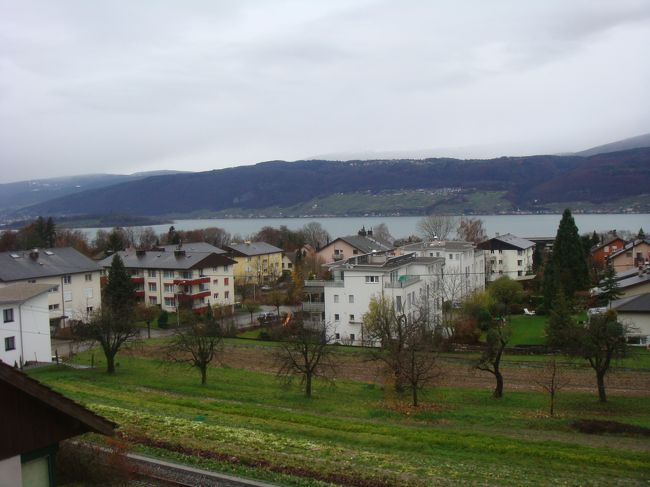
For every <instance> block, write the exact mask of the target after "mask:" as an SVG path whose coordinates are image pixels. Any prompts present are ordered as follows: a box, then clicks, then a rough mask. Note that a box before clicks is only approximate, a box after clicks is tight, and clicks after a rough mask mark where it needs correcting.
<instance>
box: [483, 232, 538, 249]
mask: <svg viewBox="0 0 650 487" xmlns="http://www.w3.org/2000/svg"><path fill="white" fill-rule="evenodd" d="M491 240H497V241H499V242H503V243H505V244H508V245H512V246H513V247H517V248H520V249H523V250H525V249H528V248H530V247H534V246H535V242H532V241H530V240H527V239H525V238H521V237H517V236H516V235H513V234H512V233H506V234H504V235H498V236H496V237H492V238H491V239H489V240H487V241H486V242H489V241H491ZM484 243H485V242H482V244H484Z"/></svg>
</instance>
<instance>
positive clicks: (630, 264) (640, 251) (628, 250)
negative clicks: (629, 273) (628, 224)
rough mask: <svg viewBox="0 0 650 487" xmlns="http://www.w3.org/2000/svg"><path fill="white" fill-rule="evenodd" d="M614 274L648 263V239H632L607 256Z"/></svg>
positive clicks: (649, 241) (649, 250)
mask: <svg viewBox="0 0 650 487" xmlns="http://www.w3.org/2000/svg"><path fill="white" fill-rule="evenodd" d="M609 262H610V263H611V264H612V266H613V267H614V270H615V271H616V272H622V271H626V270H629V269H634V268H638V267H640V266H643V265H645V264H646V263H647V262H650V239H648V238H643V239H638V238H637V239H634V240H632V241H631V242H628V243H626V244H625V245H624V246H623V247H622V248H620V249H619V250H617V251H616V252H614V253H612V254H611V255H610V256H609Z"/></svg>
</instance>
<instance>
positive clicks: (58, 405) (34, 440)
mask: <svg viewBox="0 0 650 487" xmlns="http://www.w3.org/2000/svg"><path fill="white" fill-rule="evenodd" d="M0 390H1V391H2V400H1V401H0V416H1V417H2V421H3V422H5V425H4V427H6V428H7V429H8V431H9V432H10V433H12V430H13V432H17V431H20V432H21V433H20V434H16V435H14V434H12V435H11V437H10V438H4V439H3V440H2V441H0V460H2V459H4V458H8V457H11V456H14V455H17V454H20V453H25V452H26V451H21V450H23V449H24V448H25V447H26V446H37V447H44V446H46V445H43V444H41V443H43V442H46V443H47V442H48V441H49V442H51V441H52V440H53V439H54V440H57V441H60V440H63V439H67V438H71V437H73V436H76V435H78V434H82V433H86V432H91V431H92V432H95V433H101V434H104V435H109V436H112V435H113V430H114V429H115V428H116V426H117V425H116V424H115V423H113V422H111V421H108V420H107V419H105V418H103V417H101V416H99V415H98V414H95V413H93V412H92V411H90V410H89V409H86V408H85V407H83V406H82V405H80V404H78V403H76V402H74V401H73V400H72V399H68V398H67V397H65V396H63V395H62V394H59V393H58V392H56V391H54V390H52V389H51V388H49V387H48V386H46V385H44V384H41V383H40V382H38V381H37V380H35V379H32V378H31V377H29V376H27V375H26V374H24V373H23V372H21V371H19V370H17V369H15V368H13V367H11V366H9V365H7V364H4V363H2V362H0ZM17 407H18V410H17V409H16V408H17ZM30 411H39V412H40V413H41V415H39V416H38V417H31V416H30V415H29V413H30ZM44 414H47V415H49V416H50V417H47V418H46V417H44V416H43V415H44ZM54 416H56V418H58V420H56V421H53V417H54ZM39 421H42V422H47V424H45V425H39V424H37V423H38V422H39ZM22 423H26V424H22ZM30 428H31V429H30Z"/></svg>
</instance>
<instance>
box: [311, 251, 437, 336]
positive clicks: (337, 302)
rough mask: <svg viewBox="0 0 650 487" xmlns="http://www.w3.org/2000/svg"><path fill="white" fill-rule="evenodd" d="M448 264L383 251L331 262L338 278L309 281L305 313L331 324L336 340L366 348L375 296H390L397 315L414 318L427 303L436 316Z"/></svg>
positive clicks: (334, 274) (431, 258)
mask: <svg viewBox="0 0 650 487" xmlns="http://www.w3.org/2000/svg"><path fill="white" fill-rule="evenodd" d="M443 262H444V261H443V259H441V258H436V257H417V256H416V254H415V253H409V254H406V255H401V256H396V255H395V254H394V253H393V252H378V253H371V254H364V255H359V256H355V257H351V258H349V259H346V260H344V261H340V262H338V263H334V264H329V265H328V267H329V268H330V271H331V272H332V274H333V276H334V280H332V281H305V293H306V299H305V301H303V310H304V311H307V312H309V313H311V314H312V317H313V319H318V320H321V321H324V322H325V323H328V324H329V326H330V327H331V330H330V333H331V334H332V335H333V336H334V340H335V341H336V342H339V343H344V344H350V345H362V344H364V343H365V341H364V336H363V327H362V324H363V315H364V314H365V313H366V312H367V311H368V306H369V304H370V300H371V298H373V297H375V298H378V297H380V296H383V297H384V298H389V299H390V300H391V301H392V302H393V303H394V305H395V309H396V310H397V312H398V313H403V314H404V315H405V316H407V317H410V318H412V317H413V316H414V313H417V311H418V309H419V305H420V303H421V302H423V300H426V301H427V302H428V303H429V304H430V308H429V310H430V312H431V313H432V314H437V313H438V312H439V310H440V302H436V300H435V297H434V296H435V295H436V291H437V288H438V286H439V280H438V276H439V275H440V273H441V270H442V264H443Z"/></svg>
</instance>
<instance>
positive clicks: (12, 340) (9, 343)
mask: <svg viewBox="0 0 650 487" xmlns="http://www.w3.org/2000/svg"><path fill="white" fill-rule="evenodd" d="M9 350H16V337H7V338H5V351H6V352H8V351H9Z"/></svg>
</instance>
